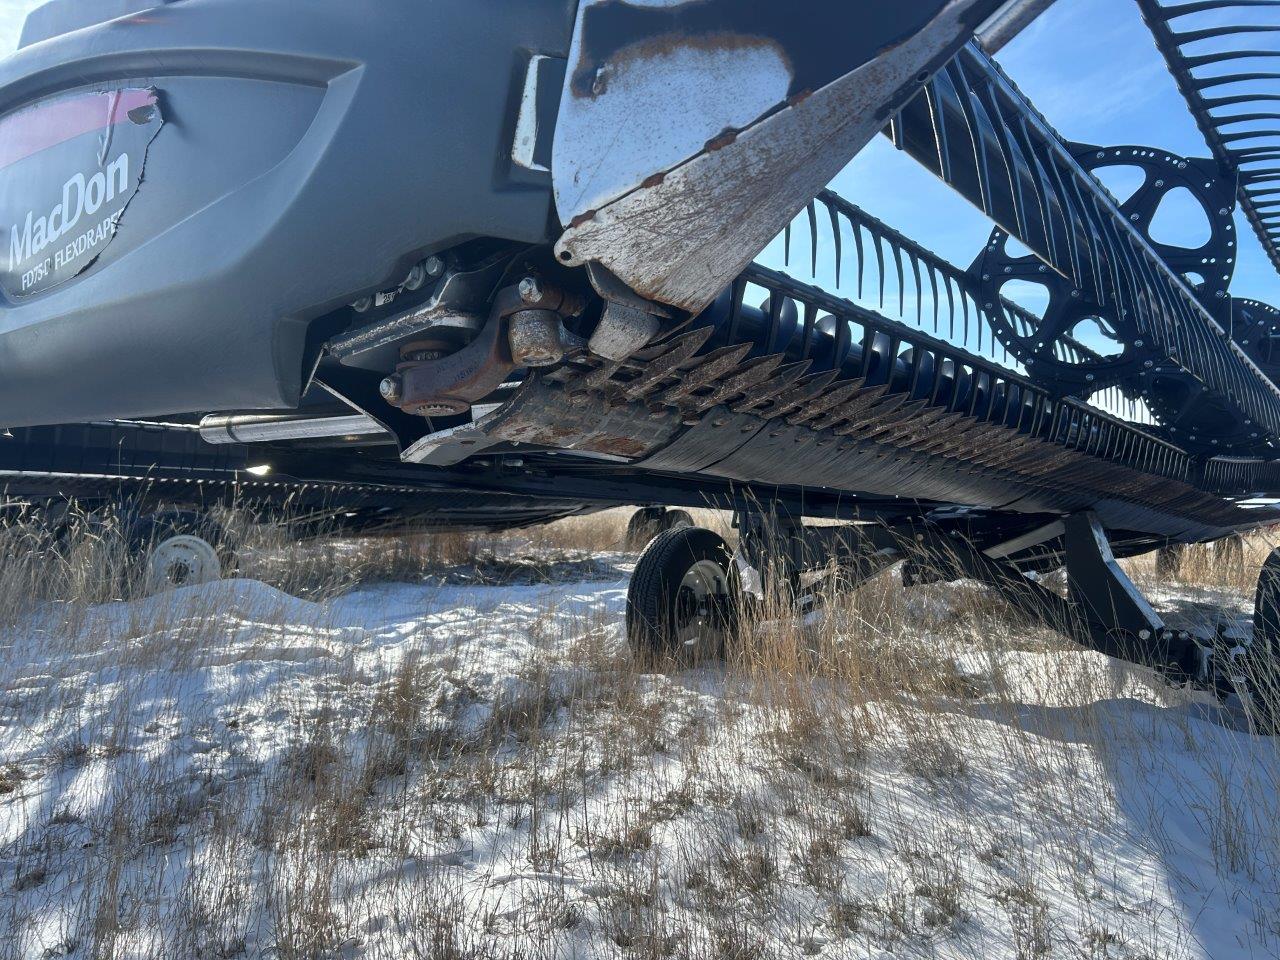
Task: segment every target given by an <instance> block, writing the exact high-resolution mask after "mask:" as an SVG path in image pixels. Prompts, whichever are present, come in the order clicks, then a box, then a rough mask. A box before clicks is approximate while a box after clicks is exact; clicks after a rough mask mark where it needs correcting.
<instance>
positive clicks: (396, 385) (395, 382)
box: [378, 376, 404, 403]
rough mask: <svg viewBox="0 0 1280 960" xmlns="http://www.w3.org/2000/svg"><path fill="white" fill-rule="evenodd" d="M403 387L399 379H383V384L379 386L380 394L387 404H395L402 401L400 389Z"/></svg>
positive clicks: (392, 377) (393, 377)
mask: <svg viewBox="0 0 1280 960" xmlns="http://www.w3.org/2000/svg"><path fill="white" fill-rule="evenodd" d="M403 385H404V384H403V382H402V381H401V380H400V378H399V377H395V376H391V377H383V378H382V382H381V383H380V384H378V393H379V394H381V396H382V399H383V400H385V401H387V403H395V402H396V401H397V400H399V399H400V389H401V387H403Z"/></svg>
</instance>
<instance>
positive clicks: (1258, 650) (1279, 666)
mask: <svg viewBox="0 0 1280 960" xmlns="http://www.w3.org/2000/svg"><path fill="white" fill-rule="evenodd" d="M1248 656H1249V679H1250V680H1252V681H1254V684H1257V683H1258V682H1259V681H1260V682H1261V685H1262V686H1263V687H1264V689H1265V690H1267V691H1268V693H1269V695H1268V696H1267V697H1265V698H1259V699H1256V700H1255V701H1254V706H1255V707H1256V708H1257V716H1256V719H1257V725H1258V728H1259V732H1262V733H1266V734H1270V735H1272V736H1275V735H1277V734H1280V547H1277V548H1276V549H1274V550H1272V551H1271V554H1270V555H1269V556H1268V557H1267V560H1266V562H1265V563H1264V564H1263V565H1262V570H1261V571H1259V573H1258V586H1257V589H1256V590H1255V591H1254V595H1253V643H1252V644H1251V645H1250V647H1249V655H1248ZM1251 685H1252V684H1251Z"/></svg>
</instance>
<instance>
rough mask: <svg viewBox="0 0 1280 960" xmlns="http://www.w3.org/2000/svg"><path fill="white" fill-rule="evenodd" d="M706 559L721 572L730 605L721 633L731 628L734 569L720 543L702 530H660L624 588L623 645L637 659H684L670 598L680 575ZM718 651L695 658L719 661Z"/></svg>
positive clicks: (725, 546)
mask: <svg viewBox="0 0 1280 960" xmlns="http://www.w3.org/2000/svg"><path fill="white" fill-rule="evenodd" d="M704 560H711V561H714V562H715V563H717V564H719V566H720V567H721V569H723V570H724V571H725V579H726V580H727V581H728V583H729V592H730V598H729V604H728V607H727V609H726V610H725V611H724V616H725V617H726V622H725V624H724V626H725V628H726V629H732V628H733V626H734V625H735V623H736V619H737V618H736V616H735V610H736V606H737V599H738V598H737V596H736V595H737V593H738V590H737V588H736V579H737V577H736V568H735V567H734V564H733V554H732V552H731V551H730V550H729V545H728V544H727V543H725V542H724V538H723V537H721V536H720V535H719V534H718V533H715V532H713V531H711V530H707V529H705V528H703V527H677V528H675V529H674V530H664V531H663V532H662V533H660V534H658V536H656V537H654V539H653V541H652V542H651V543H650V544H649V546H648V547H647V548H646V549H645V551H644V553H643V554H642V555H641V556H640V560H639V562H638V563H637V564H636V569H635V572H634V573H632V575H631V584H630V586H629V587H628V588H627V640H628V641H629V642H630V644H631V647H632V649H633V650H635V651H636V652H637V653H640V654H659V655H663V654H665V655H671V654H684V652H685V651H683V650H677V649H676V623H675V616H676V610H675V603H674V597H675V596H676V593H677V591H678V590H679V588H680V584H681V582H682V581H683V580H684V578H685V574H687V573H688V572H689V570H690V569H692V568H693V566H694V564H696V563H700V562H702V561H704ZM723 652H724V651H723V650H722V649H717V650H711V649H704V650H700V651H697V653H696V656H697V657H698V658H699V659H707V658H710V657H715V656H720V655H721V654H722V653H723Z"/></svg>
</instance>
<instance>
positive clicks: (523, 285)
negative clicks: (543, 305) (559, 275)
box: [519, 277, 542, 303]
mask: <svg viewBox="0 0 1280 960" xmlns="http://www.w3.org/2000/svg"><path fill="white" fill-rule="evenodd" d="M519 290H520V299H521V300H523V301H524V302H525V303H540V302H541V301H542V284H540V283H539V282H538V278H537V277H525V278H524V279H523V280H521V281H520V287H519Z"/></svg>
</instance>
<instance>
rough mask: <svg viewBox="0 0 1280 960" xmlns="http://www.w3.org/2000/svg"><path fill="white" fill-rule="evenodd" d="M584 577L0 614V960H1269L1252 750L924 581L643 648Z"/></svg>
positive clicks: (200, 595) (1272, 854)
mask: <svg viewBox="0 0 1280 960" xmlns="http://www.w3.org/2000/svg"><path fill="white" fill-rule="evenodd" d="M599 569H600V571H601V573H600V574H599V575H600V576H605V577H607V578H608V579H604V580H599V579H596V580H588V581H585V582H560V583H555V584H551V585H524V586H502V587H486V586H466V585H464V586H458V585H442V584H439V583H435V584H422V583H418V584H386V585H375V586H366V587H363V588H360V589H357V590H355V591H354V592H351V593H348V594H346V595H343V596H341V597H339V598H337V599H333V600H329V601H327V602H324V603H313V602H308V601H304V600H299V599H296V598H294V597H291V596H288V595H285V594H283V593H280V592H278V591H276V590H274V589H272V588H270V587H268V586H265V585H264V584H262V583H259V582H255V581H250V580H231V581H225V582H222V583H217V584H212V585H207V586H203V587H193V588H187V589H183V590H178V591H175V592H173V593H171V594H169V595H166V596H163V597H160V598H153V599H148V600H139V601H133V602H127V603H125V602H120V603H111V604H105V605H100V606H93V607H87V608H75V609H71V608H69V607H64V606H59V605H49V606H46V607H43V608H41V609H40V611H39V612H38V613H37V614H36V615H35V616H33V617H30V618H28V619H27V620H24V621H23V622H22V623H20V624H19V626H18V627H17V628H16V629H10V630H7V631H6V635H4V636H3V638H0V681H2V684H0V960H8V958H19V957H21V958H38V957H51V956H64V955H65V956H74V957H108V956H109V957H115V958H129V957H147V958H151V957H179V958H187V957H201V958H204V957H218V958H228V957H247V958H253V957H273V958H276V957H278V958H293V957H298V958H301V957H340V958H356V957H387V958H392V957H395V958H399V957H422V958H440V960H461V958H475V960H480V958H509V960H517V958H521V960H523V958H539V957H582V958H596V957H600V958H604V957H643V958H658V957H673V958H720V960H757V958H759V960H764V958H774V957H777V958H783V957H809V956H812V957H831V958H835V957H841V958H843V957H849V958H880V957H956V958H961V957H963V958H969V957H1016V958H1028V960H1030V958H1039V957H1063V958H1125V960H1129V958H1132V960H1139V958H1146V960H1166V958H1183V957H1210V958H1214V960H1230V958H1250V960H1254V958H1260V957H1275V956H1280V799H1278V793H1280V791H1278V790H1277V784H1278V777H1280V759H1278V757H1277V749H1276V746H1275V744H1274V743H1272V742H1270V741H1265V740H1259V739H1256V738H1253V737H1251V736H1250V735H1248V734H1247V733H1243V732H1239V731H1235V730H1230V729H1226V728H1224V727H1223V726H1222V725H1219V724H1218V723H1215V722H1214V715H1213V711H1212V710H1210V709H1208V708H1207V707H1206V706H1205V705H1204V704H1203V703H1200V702H1198V701H1197V700H1195V699H1194V698H1191V697H1187V696H1184V695H1182V694H1179V693H1177V692H1176V691H1168V690H1164V689H1161V688H1159V687H1158V685H1156V684H1154V683H1152V682H1151V681H1150V678H1149V677H1148V676H1147V675H1146V674H1144V673H1143V672H1142V671H1139V670H1133V669H1128V668H1124V667H1122V666H1120V665H1119V664H1117V663H1116V662H1114V661H1109V660H1107V659H1105V658H1103V657H1100V656H1097V655H1094V654H1091V653H1085V652H1081V651H1079V650H1075V649H1064V648H1063V647H1062V646H1061V645H1060V644H1057V643H1056V642H1054V641H1052V640H1050V639H1047V638H1045V637H1041V636H1036V635H1034V634H1033V633H1032V632H1030V631H1029V630H1027V629H1026V628H1022V627H1017V626H1012V625H1007V626H1005V627H1004V628H999V627H996V628H992V627H991V624H990V623H989V622H986V621H984V622H983V624H982V626H983V631H978V630H976V629H974V624H973V623H967V622H964V617H965V616H968V614H965V615H964V616H961V615H960V614H957V613H955V611H954V610H953V609H952V608H953V607H954V606H955V605H956V601H955V600H954V598H955V597H956V596H957V595H958V594H963V592H964V591H963V589H960V588H957V589H956V590H951V591H949V592H948V591H936V592H933V593H929V594H918V593H914V594H913V593H907V594H902V593H901V591H899V592H898V593H896V594H894V593H892V591H890V592H889V593H886V595H885V596H884V597H881V598H880V600H878V601H877V602H878V603H880V604H881V605H882V606H885V605H887V607H888V608H890V609H892V610H893V611H894V612H895V614H896V618H897V621H898V622H897V624H896V625H895V626H893V627H892V628H890V627H887V626H886V625H884V624H879V625H876V624H874V623H869V622H868V618H866V617H864V616H863V613H865V611H863V612H859V610H858V609H853V610H846V611H844V612H843V613H842V614H841V615H840V616H836V615H834V614H833V615H832V617H831V618H829V622H827V623H825V624H823V625H820V626H818V627H812V626H811V628H810V629H808V630H803V631H802V630H798V629H794V628H792V629H790V630H789V631H788V630H787V629H785V628H781V629H780V633H779V637H781V640H779V642H777V643H774V642H772V641H773V640H778V638H777V637H774V638H770V637H765V638H763V640H762V642H761V644H760V649H759V650H757V651H755V652H753V653H750V654H749V655H744V656H743V657H741V658H740V659H739V660H738V661H737V662H735V663H734V665H732V666H729V667H724V666H704V667H700V668H697V669H685V670H679V669H668V670H665V671H660V672H646V670H645V669H643V668H641V667H640V666H638V665H637V664H636V663H635V661H634V660H633V658H632V657H631V656H630V655H629V654H628V653H627V651H626V649H625V645H624V643H623V638H622V633H621V612H622V607H623V601H624V596H625V582H624V580H623V577H624V576H625V572H626V567H625V563H621V562H620V563H618V564H615V565H612V566H610V565H608V564H605V565H603V566H601V567H600V568H599ZM903 597H906V598H907V599H905V600H904V599H903ZM765 632H766V633H767V632H768V631H767V630H766V631H765ZM788 645H789V646H788ZM786 649H790V650H791V651H792V653H791V659H790V660H789V661H788V660H787V659H786V657H785V656H784V655H783V654H782V653H779V652H778V651H779V650H783V651H785V650H786Z"/></svg>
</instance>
